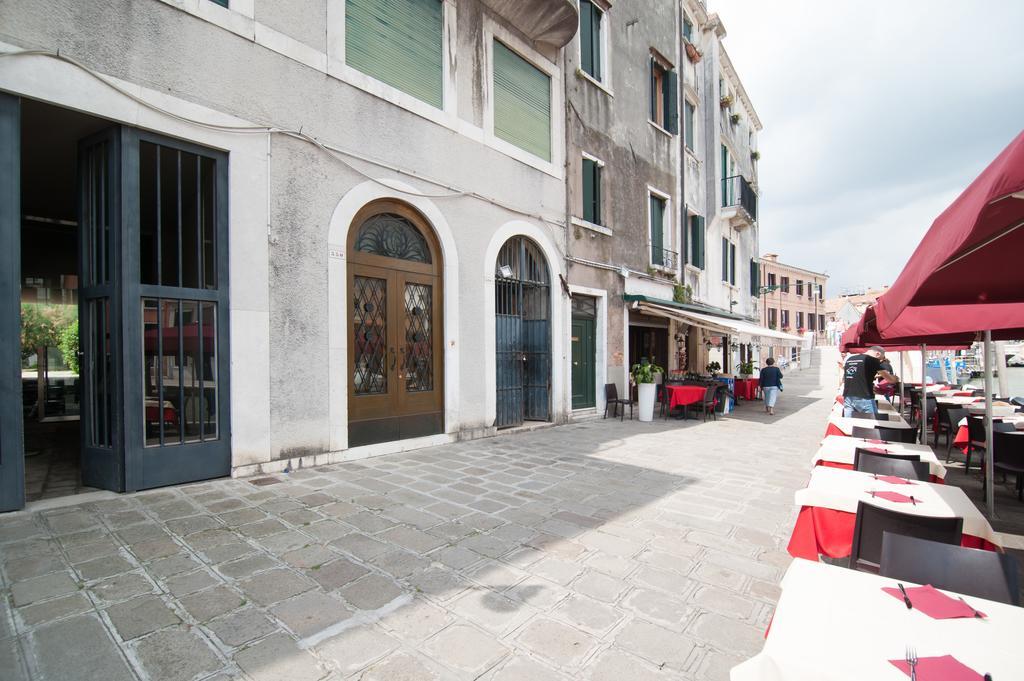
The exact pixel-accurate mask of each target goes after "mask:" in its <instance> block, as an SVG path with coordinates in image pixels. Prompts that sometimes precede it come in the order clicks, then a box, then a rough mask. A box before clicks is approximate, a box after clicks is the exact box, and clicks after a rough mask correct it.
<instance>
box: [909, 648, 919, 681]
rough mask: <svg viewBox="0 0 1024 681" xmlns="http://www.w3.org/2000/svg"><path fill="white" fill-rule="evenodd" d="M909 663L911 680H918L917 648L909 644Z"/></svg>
mask: <svg viewBox="0 0 1024 681" xmlns="http://www.w3.org/2000/svg"><path fill="white" fill-rule="evenodd" d="M907 664H909V665H910V681H917V648H915V647H914V646H907Z"/></svg>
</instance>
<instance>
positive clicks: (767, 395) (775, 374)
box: [760, 357, 782, 416]
mask: <svg viewBox="0 0 1024 681" xmlns="http://www.w3.org/2000/svg"><path fill="white" fill-rule="evenodd" d="M764 363H765V364H766V365H767V366H766V367H765V368H763V369H761V379H760V384H761V392H762V393H764V408H765V411H767V412H768V413H769V414H770V415H772V416H775V400H777V399H779V391H781V390H782V370H781V369H779V367H777V366H775V360H774V359H772V358H771V357H769V358H768V359H766V360H765V361H764Z"/></svg>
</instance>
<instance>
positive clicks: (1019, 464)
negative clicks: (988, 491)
mask: <svg viewBox="0 0 1024 681" xmlns="http://www.w3.org/2000/svg"><path fill="white" fill-rule="evenodd" d="M1000 425H1004V426H1008V425H1011V424H1009V423H1006V424H1000ZM995 426H996V424H994V423H993V424H992V428H993V431H992V443H993V447H992V468H993V470H997V471H999V472H1000V473H1002V474H1003V478H1004V479H1005V478H1006V474H1007V473H1013V474H1014V475H1016V476H1017V499H1018V500H1020V501H1024V432H1016V429H1014V430H1013V431H1010V430H995Z"/></svg>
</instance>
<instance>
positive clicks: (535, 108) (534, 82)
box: [494, 40, 551, 161]
mask: <svg viewBox="0 0 1024 681" xmlns="http://www.w3.org/2000/svg"><path fill="white" fill-rule="evenodd" d="M494 134H495V136H497V137H499V138H501V139H503V140H505V141H506V142H509V143H511V144H514V145H516V146H517V147H519V148H520V149H523V150H525V151H528V152H530V153H531V154H533V155H534V156H539V157H540V158H542V159H544V160H546V161H550V160H551V78H550V76H548V75H547V74H546V73H544V72H543V71H541V70H540V69H538V68H537V67H536V66H534V65H533V64H531V63H530V62H528V61H526V60H525V59H523V58H522V57H520V56H519V55H518V54H516V53H515V52H513V51H512V50H510V49H509V48H508V47H506V46H505V45H504V44H503V43H501V42H499V41H497V40H495V41H494Z"/></svg>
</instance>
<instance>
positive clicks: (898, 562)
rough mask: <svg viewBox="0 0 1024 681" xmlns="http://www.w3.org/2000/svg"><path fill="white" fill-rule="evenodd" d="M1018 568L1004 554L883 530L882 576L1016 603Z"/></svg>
mask: <svg viewBox="0 0 1024 681" xmlns="http://www.w3.org/2000/svg"><path fill="white" fill-rule="evenodd" d="M1018 569H1019V568H1018V567H1017V559H1016V558H1014V557H1013V556H1011V555H1009V554H1007V553H998V552H996V551H984V550H982V549H965V548H964V547H962V546H953V545H951V544H943V543H941V542H935V541H929V540H927V539H921V538H919V537H906V536H903V535H901V534H894V533H892V532H883V533H882V562H881V567H880V568H879V570H878V574H879V575H881V576H882V577H889V578H891V579H898V580H902V581H907V582H914V583H915V584H931V585H932V586H934V587H936V588H938V589H946V590H948V591H955V592H956V593H960V594H966V595H968V596H975V597H977V598H985V599H987V600H990V601H996V602H997V603H1008V604H1009V605H1017V606H1019V605H1020V578H1019V577H1018V574H1019V573H1018Z"/></svg>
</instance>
